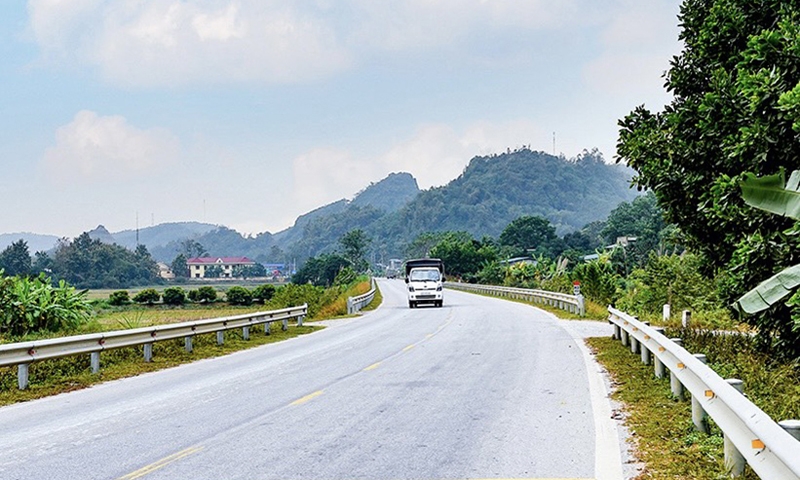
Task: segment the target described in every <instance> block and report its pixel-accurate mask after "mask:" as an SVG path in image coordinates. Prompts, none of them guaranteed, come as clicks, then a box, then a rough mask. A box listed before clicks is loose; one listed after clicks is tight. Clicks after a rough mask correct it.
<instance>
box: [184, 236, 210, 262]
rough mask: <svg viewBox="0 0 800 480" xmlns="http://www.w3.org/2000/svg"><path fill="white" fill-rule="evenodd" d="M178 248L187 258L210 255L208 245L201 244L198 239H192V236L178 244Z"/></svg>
mask: <svg viewBox="0 0 800 480" xmlns="http://www.w3.org/2000/svg"><path fill="white" fill-rule="evenodd" d="M178 250H179V252H180V253H182V254H183V256H184V257H186V258H197V257H206V256H208V251H206V247H204V246H203V245H201V244H200V242H198V241H197V240H192V239H190V238H187V239H186V240H184V241H182V242H181V243H180V245H179V246H178Z"/></svg>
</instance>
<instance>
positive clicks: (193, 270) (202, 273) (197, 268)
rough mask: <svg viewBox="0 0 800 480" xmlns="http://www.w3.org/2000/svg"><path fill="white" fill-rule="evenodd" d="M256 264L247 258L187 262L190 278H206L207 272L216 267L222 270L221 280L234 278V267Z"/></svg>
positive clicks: (207, 258) (198, 258) (193, 259)
mask: <svg viewBox="0 0 800 480" xmlns="http://www.w3.org/2000/svg"><path fill="white" fill-rule="evenodd" d="M255 264H256V262H254V261H252V260H250V259H249V258H247V257H197V258H190V259H189V260H186V265H187V266H188V267H189V277H190V278H205V277H206V270H207V269H208V268H210V267H214V266H217V267H219V268H220V270H221V272H220V274H219V278H233V269H234V267H237V266H242V267H248V266H252V265H255Z"/></svg>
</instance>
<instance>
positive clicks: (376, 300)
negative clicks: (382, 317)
mask: <svg viewBox="0 0 800 480" xmlns="http://www.w3.org/2000/svg"><path fill="white" fill-rule="evenodd" d="M381 303H383V294H381V289H380V288H378V285H377V284H375V296H374V297H372V301H371V302H369V305H367V306H366V307H364V308H362V309H361V311H362V312H369V311H372V310H375V309H376V308H378V307H379V306H380V305H381Z"/></svg>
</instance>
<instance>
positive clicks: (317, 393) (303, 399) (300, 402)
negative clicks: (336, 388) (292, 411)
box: [289, 390, 323, 405]
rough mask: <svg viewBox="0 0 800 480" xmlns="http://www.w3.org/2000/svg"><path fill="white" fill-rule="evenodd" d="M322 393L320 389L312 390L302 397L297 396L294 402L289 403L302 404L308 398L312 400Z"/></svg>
mask: <svg viewBox="0 0 800 480" xmlns="http://www.w3.org/2000/svg"><path fill="white" fill-rule="evenodd" d="M322 393H323V391H322V390H317V391H316V392H314V393H312V394H310V395H306V396H305V397H303V398H298V399H297V400H295V401H294V402H292V403H290V404H289V405H302V404H304V403H306V402H308V401H309V400H312V399H314V398H317V397H319V396H320V395H322Z"/></svg>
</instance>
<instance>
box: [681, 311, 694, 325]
mask: <svg viewBox="0 0 800 480" xmlns="http://www.w3.org/2000/svg"><path fill="white" fill-rule="evenodd" d="M691 323H692V311H691V310H684V311H683V316H682V317H681V325H683V328H689V324H691Z"/></svg>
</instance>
